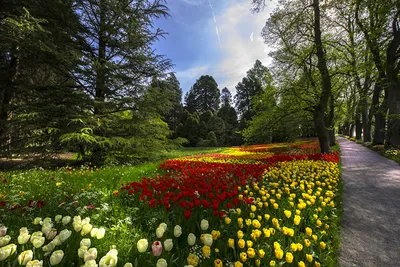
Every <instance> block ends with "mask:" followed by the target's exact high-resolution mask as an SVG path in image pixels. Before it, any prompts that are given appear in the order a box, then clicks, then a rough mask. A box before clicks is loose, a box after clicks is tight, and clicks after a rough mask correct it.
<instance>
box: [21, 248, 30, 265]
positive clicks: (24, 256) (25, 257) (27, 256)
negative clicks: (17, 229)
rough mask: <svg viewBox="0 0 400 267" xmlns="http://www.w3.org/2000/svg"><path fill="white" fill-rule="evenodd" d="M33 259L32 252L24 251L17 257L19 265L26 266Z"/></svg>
mask: <svg viewBox="0 0 400 267" xmlns="http://www.w3.org/2000/svg"><path fill="white" fill-rule="evenodd" d="M32 259H33V251H32V250H25V251H23V252H22V253H21V254H19V256H18V263H19V265H26V264H27V263H28V262H29V261H31V260H32Z"/></svg>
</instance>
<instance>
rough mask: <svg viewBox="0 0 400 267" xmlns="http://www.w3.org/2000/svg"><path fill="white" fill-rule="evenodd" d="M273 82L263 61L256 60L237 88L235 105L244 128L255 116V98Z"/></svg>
mask: <svg viewBox="0 0 400 267" xmlns="http://www.w3.org/2000/svg"><path fill="white" fill-rule="evenodd" d="M270 80H271V74H270V73H269V70H268V68H267V67H265V66H263V65H262V63H261V61H259V60H256V62H255V63H254V66H253V68H251V69H250V70H249V71H248V72H247V76H246V77H244V78H243V79H242V81H241V82H239V83H238V85H237V86H236V95H235V105H236V109H237V110H238V114H239V117H240V120H241V125H242V127H243V126H244V125H245V121H248V120H250V119H251V117H252V116H253V115H254V113H253V111H252V109H253V106H254V98H255V97H256V96H258V95H259V94H261V93H262V91H263V87H264V86H265V85H266V83H268V82H269V81H270Z"/></svg>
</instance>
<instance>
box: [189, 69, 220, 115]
mask: <svg viewBox="0 0 400 267" xmlns="http://www.w3.org/2000/svg"><path fill="white" fill-rule="evenodd" d="M219 97H220V91H219V89H218V84H217V82H216V81H215V80H214V78H213V77H212V76H209V75H203V76H201V77H200V78H199V79H197V81H196V82H195V84H194V85H193V86H192V88H191V89H190V91H189V92H188V93H187V94H186V96H185V104H186V108H187V110H188V111H189V112H190V113H193V112H199V113H203V112H206V111H208V110H210V111H212V112H216V111H217V110H218V107H219Z"/></svg>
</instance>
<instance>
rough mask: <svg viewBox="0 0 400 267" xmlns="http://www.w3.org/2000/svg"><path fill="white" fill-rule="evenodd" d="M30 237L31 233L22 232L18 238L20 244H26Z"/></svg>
mask: <svg viewBox="0 0 400 267" xmlns="http://www.w3.org/2000/svg"><path fill="white" fill-rule="evenodd" d="M30 237H31V235H28V234H20V235H19V236H18V238H17V239H18V244H20V245H23V244H26V242H28V241H29V238H30Z"/></svg>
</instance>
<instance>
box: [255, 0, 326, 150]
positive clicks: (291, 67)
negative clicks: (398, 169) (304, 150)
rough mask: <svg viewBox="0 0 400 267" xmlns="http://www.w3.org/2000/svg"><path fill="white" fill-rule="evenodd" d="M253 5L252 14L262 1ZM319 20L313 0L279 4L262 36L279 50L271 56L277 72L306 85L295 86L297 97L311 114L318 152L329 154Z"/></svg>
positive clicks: (321, 38)
mask: <svg viewBox="0 0 400 267" xmlns="http://www.w3.org/2000/svg"><path fill="white" fill-rule="evenodd" d="M253 3H254V8H255V11H257V10H259V9H260V8H262V7H263V6H264V5H265V1H261V0H260V1H257V0H254V1H253ZM324 8H325V7H324ZM322 17H323V16H322V15H321V6H320V3H319V1H318V0H313V1H312V3H311V4H309V3H306V2H304V1H280V2H279V6H278V8H277V9H276V10H275V11H274V12H273V14H272V15H271V17H270V19H268V21H267V23H266V26H265V27H264V29H263V36H264V39H265V41H266V42H267V43H274V44H275V45H277V46H278V47H279V48H278V49H277V50H276V51H274V52H273V53H272V55H273V56H274V57H275V60H276V62H277V63H278V64H279V65H282V67H281V68H280V70H281V71H283V72H284V73H289V72H291V75H293V76H292V79H293V78H298V79H299V80H301V79H303V80H304V81H305V82H307V84H303V86H302V88H301V87H300V88H299V87H298V86H297V85H296V87H295V88H299V89H298V90H299V91H298V92H297V96H298V97H299V99H302V100H304V101H305V102H307V103H308V107H306V109H307V110H308V111H309V112H311V113H312V115H313V118H314V127H315V130H316V132H317V135H318V139H319V143H320V150H321V153H329V152H330V146H329V145H330V139H329V133H328V129H329V128H331V126H332V125H331V124H332V122H333V118H334V116H333V111H334V101H333V99H332V94H333V91H332V82H331V77H330V73H329V69H328V60H329V58H328V55H327V54H326V51H327V48H326V47H325V45H324V42H323V27H322V25H321V18H322ZM315 67H316V69H315ZM285 68H286V69H285ZM316 70H317V71H318V74H317V73H316V72H315V71H316ZM296 76H297V77H296ZM291 87H292V86H289V88H291ZM307 88H308V92H310V91H309V90H312V95H310V94H309V93H306V94H303V93H301V91H304V90H305V89H307ZM310 93H311V92H310ZM330 99H331V101H329V100H330ZM326 111H329V112H328V113H329V116H328V117H326V116H325V112H326Z"/></svg>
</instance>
